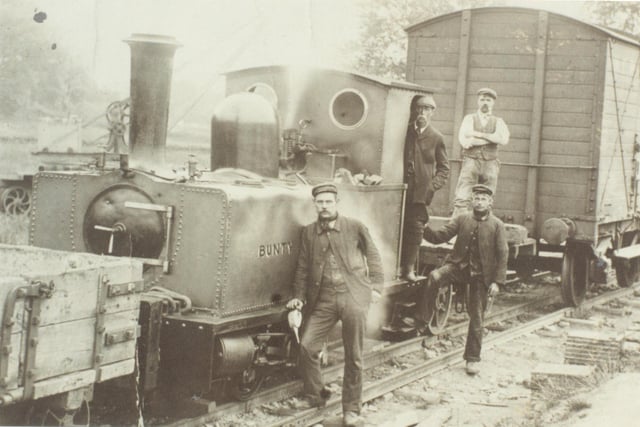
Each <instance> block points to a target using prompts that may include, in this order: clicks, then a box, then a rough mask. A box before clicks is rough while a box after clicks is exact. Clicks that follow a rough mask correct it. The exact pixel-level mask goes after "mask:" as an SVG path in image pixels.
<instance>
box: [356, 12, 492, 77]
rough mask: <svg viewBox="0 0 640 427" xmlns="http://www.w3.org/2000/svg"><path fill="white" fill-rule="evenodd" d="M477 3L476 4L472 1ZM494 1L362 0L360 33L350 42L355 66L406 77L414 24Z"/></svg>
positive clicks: (372, 71) (379, 74)
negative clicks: (408, 30)
mask: <svg viewBox="0 0 640 427" xmlns="http://www.w3.org/2000/svg"><path fill="white" fill-rule="evenodd" d="M472 3H473V4H472ZM488 3H492V4H495V3H496V2H490V1H482V0H479V1H473V2H471V1H465V0H429V1H426V0H360V1H359V7H360V10H361V12H362V13H361V15H362V26H361V28H362V29H361V33H360V37H359V39H358V41H357V42H355V44H353V45H352V46H350V48H351V49H352V52H356V56H355V58H354V67H355V69H356V70H357V71H360V72H362V73H365V74H373V75H377V76H382V77H388V78H392V79H404V77H405V69H406V62H407V34H406V33H405V31H404V29H405V28H407V27H408V26H410V25H413V24H416V23H418V22H422V21H425V20H427V19H429V18H433V17H435V16H439V15H443V14H446V13H449V12H453V11H454V10H459V9H463V8H469V7H471V6H474V7H478V6H483V5H486V4H488Z"/></svg>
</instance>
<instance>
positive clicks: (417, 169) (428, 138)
mask: <svg viewBox="0 0 640 427" xmlns="http://www.w3.org/2000/svg"><path fill="white" fill-rule="evenodd" d="M411 110H412V111H411V112H412V116H411V118H412V121H411V122H410V123H409V127H408V129H407V136H406V138H405V143H404V182H405V184H407V197H406V203H405V209H404V234H403V237H402V239H403V244H402V258H401V269H402V271H401V276H402V277H403V278H405V279H407V280H409V281H410V282H415V281H416V280H417V277H416V272H415V265H416V261H417V258H418V252H419V251H420V243H422V233H423V232H424V227H425V225H426V224H427V222H428V221H429V214H428V212H427V207H428V206H429V205H430V204H431V200H433V196H434V194H435V192H436V191H437V190H439V189H440V188H442V187H443V186H444V185H445V183H446V182H447V179H448V178H449V159H448V157H447V150H446V148H445V146H444V140H443V138H442V134H441V133H440V132H439V131H438V130H437V129H436V128H435V127H433V125H432V124H431V117H432V116H433V113H434V112H435V110H436V102H435V100H434V99H433V96H432V95H430V94H429V95H423V96H420V97H418V98H416V99H415V100H414V102H413V106H412V109H411Z"/></svg>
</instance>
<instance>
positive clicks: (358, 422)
mask: <svg viewBox="0 0 640 427" xmlns="http://www.w3.org/2000/svg"><path fill="white" fill-rule="evenodd" d="M342 425H344V426H346V427H356V426H362V425H364V418H362V417H361V416H360V415H358V414H357V413H355V412H353V411H347V412H345V413H344V415H343V417H342Z"/></svg>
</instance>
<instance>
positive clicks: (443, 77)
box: [416, 65, 458, 82]
mask: <svg viewBox="0 0 640 427" xmlns="http://www.w3.org/2000/svg"><path fill="white" fill-rule="evenodd" d="M457 73H458V68H457V67H436V66H432V65H429V66H419V67H417V71H416V75H417V76H419V77H420V79H421V80H433V81H435V82H440V81H445V82H447V81H456V80H457Z"/></svg>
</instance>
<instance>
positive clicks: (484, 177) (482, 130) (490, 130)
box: [453, 88, 509, 216]
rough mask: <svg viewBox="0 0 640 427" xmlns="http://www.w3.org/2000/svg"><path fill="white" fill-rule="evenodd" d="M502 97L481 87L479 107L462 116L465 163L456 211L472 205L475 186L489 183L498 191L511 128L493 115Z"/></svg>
mask: <svg viewBox="0 0 640 427" xmlns="http://www.w3.org/2000/svg"><path fill="white" fill-rule="evenodd" d="M497 98H498V94H497V93H496V91H495V90H493V89H490V88H482V89H480V90H479V91H478V111H476V112H475V113H473V114H468V115H466V116H465V117H464V119H463V120H462V124H461V125H460V131H459V132H458V141H459V142H460V145H462V166H461V167H460V176H459V177H458V184H457V186H456V194H455V200H454V202H453V208H454V210H453V214H454V216H455V215H458V214H460V213H461V212H463V211H466V210H468V209H469V205H470V201H471V187H473V186H474V185H476V184H485V185H486V186H487V187H489V188H490V189H491V191H492V192H493V194H495V193H496V188H497V186H498V172H499V171H500V162H499V161H498V145H507V144H508V143H509V129H508V128H507V125H506V123H505V122H504V120H502V119H501V118H500V117H496V116H494V115H493V105H494V103H495V101H496V99H497Z"/></svg>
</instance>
